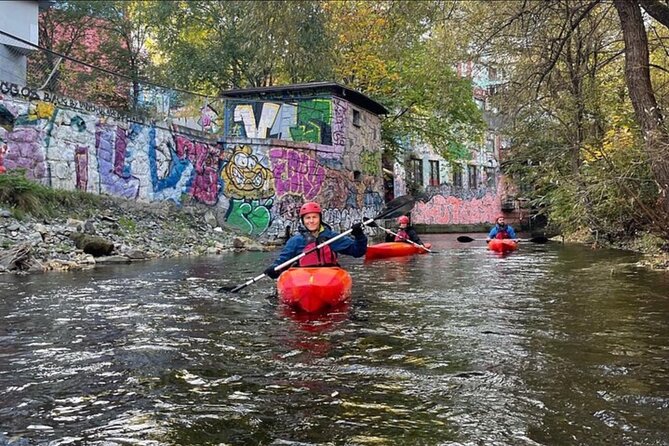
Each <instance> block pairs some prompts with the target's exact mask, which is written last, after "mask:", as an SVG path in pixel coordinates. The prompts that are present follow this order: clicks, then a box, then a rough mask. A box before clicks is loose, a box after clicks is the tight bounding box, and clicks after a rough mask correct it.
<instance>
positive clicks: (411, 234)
mask: <svg viewBox="0 0 669 446" xmlns="http://www.w3.org/2000/svg"><path fill="white" fill-rule="evenodd" d="M397 225H398V226H399V229H397V231H393V232H395V234H397V235H394V234H390V233H386V242H406V241H407V240H411V241H412V242H414V243H417V244H419V245H422V244H423V242H421V241H420V237H418V233H417V232H416V230H415V229H414V228H413V226H410V225H409V217H407V216H406V215H402V216H401V217H399V218H398V219H397Z"/></svg>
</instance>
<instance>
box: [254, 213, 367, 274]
mask: <svg viewBox="0 0 669 446" xmlns="http://www.w3.org/2000/svg"><path fill="white" fill-rule="evenodd" d="M300 222H301V223H302V224H301V225H300V227H299V228H298V234H296V235H294V236H292V237H291V238H290V239H289V240H288V242H287V243H286V245H285V246H284V247H283V249H282V250H281V253H280V254H279V257H278V258H277V259H276V260H275V261H274V263H272V265H271V266H269V267H268V268H267V269H266V270H265V271H264V272H265V274H266V275H267V276H269V277H271V278H272V279H276V278H277V277H279V275H281V273H282V272H283V271H275V270H274V268H275V267H276V266H278V265H281V264H282V263H284V262H286V261H287V260H289V259H291V258H293V257H296V256H298V255H300V254H301V253H303V252H304V251H307V250H309V249H312V248H314V247H315V246H316V245H319V244H321V243H323V242H324V241H326V240H329V239H331V238H333V237H336V236H337V235H339V233H338V232H335V231H333V230H332V228H331V227H330V226H329V225H327V224H325V223H323V210H322V209H321V206H320V205H319V204H318V203H315V202H308V203H304V204H303V205H302V207H301V208H300ZM351 229H353V231H352V232H351V235H352V236H353V238H351V237H342V238H340V239H339V240H336V241H334V242H332V243H330V244H329V245H326V246H323V247H322V248H321V249H319V250H316V251H313V252H311V253H309V254H307V255H306V256H304V257H302V258H301V259H300V260H299V266H338V263H337V254H346V255H350V256H353V257H362V256H364V255H365V252H366V251H367V236H366V235H365V232H364V231H363V229H362V223H355V224H354V225H353V226H352V228H351Z"/></svg>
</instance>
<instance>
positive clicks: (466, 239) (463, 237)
mask: <svg viewBox="0 0 669 446" xmlns="http://www.w3.org/2000/svg"><path fill="white" fill-rule="evenodd" d="M457 240H458V241H459V242H460V243H469V242H473V241H474V239H473V238H471V237H467V236H466V235H461V236H460V237H458V239H457Z"/></svg>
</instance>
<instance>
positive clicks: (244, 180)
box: [221, 145, 274, 199]
mask: <svg viewBox="0 0 669 446" xmlns="http://www.w3.org/2000/svg"><path fill="white" fill-rule="evenodd" d="M221 179H222V180H223V182H224V183H225V194H226V195H227V196H228V197H231V198H246V199H258V198H268V197H271V196H272V195H274V184H273V181H272V180H273V179H274V176H273V175H272V171H271V170H270V169H269V168H268V167H267V166H265V165H264V164H263V160H262V159H260V158H259V157H258V156H257V155H255V154H254V153H253V149H252V148H251V146H248V145H242V146H236V147H235V148H234V149H233V150H232V153H231V154H230V156H229V160H228V162H227V163H226V164H225V167H224V168H223V170H222V171H221Z"/></svg>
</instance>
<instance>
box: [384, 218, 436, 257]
mask: <svg viewBox="0 0 669 446" xmlns="http://www.w3.org/2000/svg"><path fill="white" fill-rule="evenodd" d="M374 227H375V228H379V229H382V230H384V231H386V232H387V233H388V234H391V235H394V236H395V237H397V233H396V232H393V231H391V230H390V229H388V228H384V227H381V226H379V225H378V224H377V225H374ZM404 241H405V242H408V243H411V244H412V245H414V246H417V247H418V248H421V249H424V250H425V251H427V252H429V253H430V254H436V251H432V250H431V249H429V248H426V247H425V246H423V245H420V244H418V243H416V242H414V241H411V240H408V239H404Z"/></svg>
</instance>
